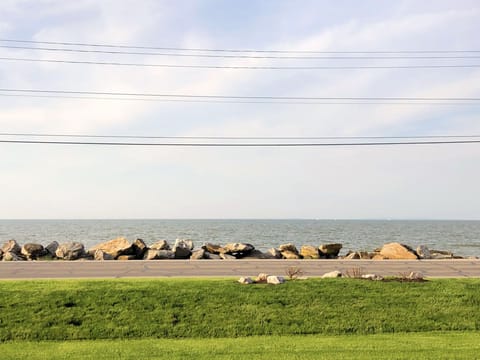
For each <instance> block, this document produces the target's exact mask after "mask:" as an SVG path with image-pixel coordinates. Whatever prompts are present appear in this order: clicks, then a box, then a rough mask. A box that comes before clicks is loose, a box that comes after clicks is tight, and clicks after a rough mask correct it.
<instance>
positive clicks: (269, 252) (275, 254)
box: [267, 248, 282, 259]
mask: <svg viewBox="0 0 480 360" xmlns="http://www.w3.org/2000/svg"><path fill="white" fill-rule="evenodd" d="M267 255H270V256H272V257H273V258H275V259H281V258H282V253H281V252H280V250H278V249H275V248H271V249H268V250H267Z"/></svg>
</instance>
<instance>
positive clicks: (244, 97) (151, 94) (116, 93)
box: [0, 88, 480, 101]
mask: <svg viewBox="0 0 480 360" xmlns="http://www.w3.org/2000/svg"><path fill="white" fill-rule="evenodd" d="M0 92H20V93H49V94H76V95H112V96H122V97H123V96H143V97H159V98H181V99H182V98H186V99H233V100H252V99H258V100H291V101H292V100H293V101H295V100H299V101H302V100H303V101H310V100H311V101H316V100H326V101H329V100H342V101H343V100H345V101H480V98H478V97H457V98H454V97H373V96H370V97H340V96H329V97H327V96H324V97H320V96H319V97H311V96H245V95H243V96H241V95H195V94H159V93H130V92H109V91H73V90H40V89H8V88H0Z"/></svg>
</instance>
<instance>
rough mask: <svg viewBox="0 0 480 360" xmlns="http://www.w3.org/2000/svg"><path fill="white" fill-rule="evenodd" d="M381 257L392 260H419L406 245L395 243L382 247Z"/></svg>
mask: <svg viewBox="0 0 480 360" xmlns="http://www.w3.org/2000/svg"><path fill="white" fill-rule="evenodd" d="M380 255H381V256H383V257H384V258H386V259H390V260H417V259H418V256H417V254H415V252H414V251H413V250H412V249H411V248H410V247H409V246H406V245H403V244H400V243H397V242H393V243H388V244H385V245H383V246H382V248H381V249H380Z"/></svg>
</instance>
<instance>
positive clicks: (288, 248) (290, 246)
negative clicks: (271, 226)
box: [278, 243, 298, 254]
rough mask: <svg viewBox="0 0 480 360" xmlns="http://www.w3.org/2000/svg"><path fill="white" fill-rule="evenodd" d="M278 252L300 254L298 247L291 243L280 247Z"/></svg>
mask: <svg viewBox="0 0 480 360" xmlns="http://www.w3.org/2000/svg"><path fill="white" fill-rule="evenodd" d="M278 250H279V251H280V252H284V251H291V252H294V253H296V254H298V250H297V247H296V246H295V245H293V244H291V243H288V244H282V245H280V246H279V247H278Z"/></svg>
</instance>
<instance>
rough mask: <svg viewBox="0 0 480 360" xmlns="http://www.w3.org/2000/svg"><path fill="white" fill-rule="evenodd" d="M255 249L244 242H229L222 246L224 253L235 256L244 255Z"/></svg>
mask: <svg viewBox="0 0 480 360" xmlns="http://www.w3.org/2000/svg"><path fill="white" fill-rule="evenodd" d="M253 250H255V247H254V246H253V245H251V244H246V243H230V244H227V245H225V246H224V247H223V252H224V253H225V254H230V255H234V256H236V257H244V256H246V255H248V254H249V253H250V252H252V251H253Z"/></svg>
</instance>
